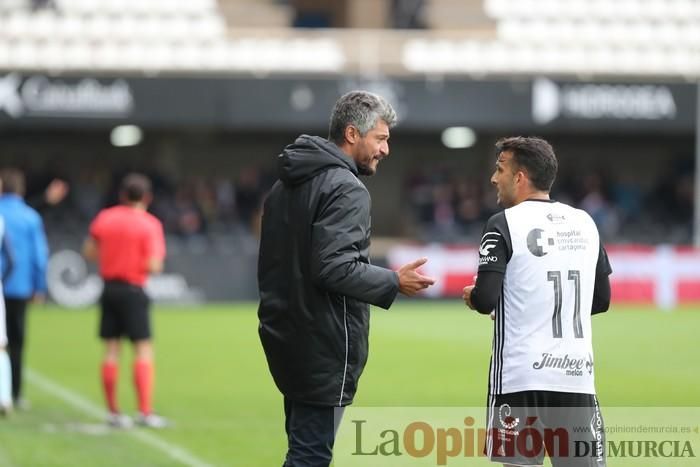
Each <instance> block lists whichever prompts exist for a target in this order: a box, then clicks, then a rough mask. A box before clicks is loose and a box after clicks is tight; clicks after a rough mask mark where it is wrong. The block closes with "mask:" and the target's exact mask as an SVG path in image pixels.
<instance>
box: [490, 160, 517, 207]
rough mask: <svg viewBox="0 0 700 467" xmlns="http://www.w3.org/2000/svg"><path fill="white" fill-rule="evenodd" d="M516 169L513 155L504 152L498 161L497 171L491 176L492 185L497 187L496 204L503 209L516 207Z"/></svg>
mask: <svg viewBox="0 0 700 467" xmlns="http://www.w3.org/2000/svg"><path fill="white" fill-rule="evenodd" d="M515 172H516V171H515V168H514V167H513V153H511V152H510V151H505V152H502V153H500V154H499V155H498V160H497V161H496V170H495V171H494V172H493V175H491V184H492V185H493V186H495V187H496V202H497V203H498V205H499V206H501V207H502V208H509V207H511V206H515V204H516V196H515V194H516V193H515V188H516V183H515V181H516V180H515Z"/></svg>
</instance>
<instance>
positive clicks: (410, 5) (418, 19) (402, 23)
mask: <svg viewBox="0 0 700 467" xmlns="http://www.w3.org/2000/svg"><path fill="white" fill-rule="evenodd" d="M391 20H392V26H393V27H394V28H396V29H425V28H426V27H427V25H426V23H425V0H392V1H391Z"/></svg>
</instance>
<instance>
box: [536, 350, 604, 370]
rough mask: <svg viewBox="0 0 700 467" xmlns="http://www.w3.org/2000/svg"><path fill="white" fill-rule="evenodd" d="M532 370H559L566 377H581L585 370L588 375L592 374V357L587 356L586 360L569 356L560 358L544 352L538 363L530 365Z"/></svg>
mask: <svg viewBox="0 0 700 467" xmlns="http://www.w3.org/2000/svg"><path fill="white" fill-rule="evenodd" d="M532 368H534V369H535V370H544V369H548V370H561V371H562V373H564V374H565V375H566V376H583V371H584V370H587V371H588V374H589V375H590V374H592V373H593V357H592V356H591V355H590V354H589V355H588V358H571V357H569V354H565V355H564V356H561V355H554V354H551V353H546V352H545V353H543V354H542V359H541V360H540V361H538V362H535V363H533V364H532Z"/></svg>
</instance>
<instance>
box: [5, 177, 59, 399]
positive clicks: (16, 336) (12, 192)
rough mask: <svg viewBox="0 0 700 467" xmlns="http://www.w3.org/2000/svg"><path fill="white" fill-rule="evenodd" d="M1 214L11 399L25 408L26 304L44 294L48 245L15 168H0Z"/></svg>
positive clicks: (39, 298)
mask: <svg viewBox="0 0 700 467" xmlns="http://www.w3.org/2000/svg"><path fill="white" fill-rule="evenodd" d="M0 180H1V181H2V196H0V216H2V217H3V218H4V219H5V232H6V235H7V239H8V241H9V243H10V245H12V252H13V258H14V265H13V266H14V267H13V269H12V272H11V274H9V275H8V277H7V278H6V281H5V282H4V284H3V285H4V291H3V292H4V298H5V312H6V313H5V320H6V325H7V341H8V345H7V348H8V353H9V356H10V364H11V367H12V398H13V399H14V405H15V407H16V408H24V407H26V405H27V404H26V402H25V400H24V399H23V398H22V354H23V349H24V336H25V333H26V314H27V304H28V303H29V301H30V300H35V301H43V300H44V297H45V296H46V264H47V262H48V254H49V248H48V243H47V241H46V234H45V233H44V223H43V221H42V220H41V216H40V215H39V213H38V212H36V211H35V210H34V209H33V208H31V207H30V206H28V205H27V204H26V203H25V201H24V193H25V179H24V174H23V173H22V172H21V171H19V170H17V169H4V170H2V171H0Z"/></svg>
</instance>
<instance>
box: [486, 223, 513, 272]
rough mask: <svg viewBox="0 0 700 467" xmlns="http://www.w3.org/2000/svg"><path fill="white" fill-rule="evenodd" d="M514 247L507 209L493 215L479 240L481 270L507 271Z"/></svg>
mask: <svg viewBox="0 0 700 467" xmlns="http://www.w3.org/2000/svg"><path fill="white" fill-rule="evenodd" d="M512 255H513V248H512V244H511V239H510V231H509V230H508V222H507V221H506V215H505V211H501V212H499V213H497V214H494V215H493V216H491V218H490V219H489V220H488V222H487V223H486V227H484V231H483V234H482V235H481V241H480V242H479V272H486V271H495V272H500V273H505V272H506V265H507V264H508V261H509V260H510V257H511V256H512Z"/></svg>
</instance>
